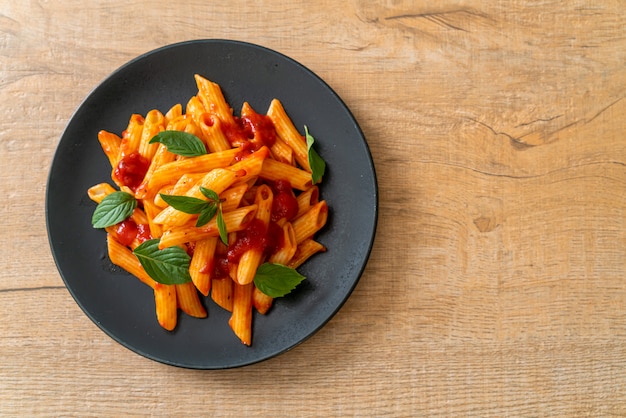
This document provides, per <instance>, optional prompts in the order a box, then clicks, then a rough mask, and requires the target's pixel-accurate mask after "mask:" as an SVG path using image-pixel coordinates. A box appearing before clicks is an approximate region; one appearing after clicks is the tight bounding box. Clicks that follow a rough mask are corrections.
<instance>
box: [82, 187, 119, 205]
mask: <svg viewBox="0 0 626 418" xmlns="http://www.w3.org/2000/svg"><path fill="white" fill-rule="evenodd" d="M114 191H115V189H114V188H113V186H111V185H110V184H109V183H99V184H96V185H94V186H91V187H90V188H89V189H87V196H89V198H90V199H91V200H93V201H94V202H96V203H100V202H102V199H104V198H105V197H107V196H108V195H109V194H111V193H113V192H114Z"/></svg>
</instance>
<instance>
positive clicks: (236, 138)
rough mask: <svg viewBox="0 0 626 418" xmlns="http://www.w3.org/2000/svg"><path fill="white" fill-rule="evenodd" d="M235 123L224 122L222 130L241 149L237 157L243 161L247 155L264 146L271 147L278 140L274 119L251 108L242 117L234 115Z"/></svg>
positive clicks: (233, 144)
mask: <svg viewBox="0 0 626 418" xmlns="http://www.w3.org/2000/svg"><path fill="white" fill-rule="evenodd" d="M234 119H235V123H234V124H222V125H221V126H222V132H223V133H224V136H225V137H226V139H228V142H230V144H231V145H232V146H233V147H237V148H239V149H240V152H239V153H238V155H237V156H236V157H235V160H236V161H241V160H242V159H243V158H245V157H246V156H248V155H250V154H251V153H253V152H255V151H257V150H259V149H260V148H261V147H263V146H267V147H268V148H271V147H272V146H273V145H274V143H275V142H276V129H275V128H274V123H273V122H272V120H271V119H270V118H269V117H268V116H266V115H261V114H259V113H256V112H254V111H253V110H251V109H250V110H249V111H248V112H246V115H244V116H242V117H237V116H235V117H234Z"/></svg>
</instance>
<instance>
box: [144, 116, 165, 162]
mask: <svg viewBox="0 0 626 418" xmlns="http://www.w3.org/2000/svg"><path fill="white" fill-rule="evenodd" d="M164 129H165V117H164V116H163V114H162V113H161V112H159V111H158V110H156V109H153V110H151V111H149V112H148V114H147V115H146V117H145V119H144V124H143V130H142V131H141V140H140V141H139V154H141V155H142V156H143V157H144V158H146V159H148V160H152V157H154V154H155V153H156V151H157V148H158V147H159V144H151V143H150V140H151V139H152V138H153V137H154V136H155V135H156V134H158V133H159V132H161V131H163V130H164Z"/></svg>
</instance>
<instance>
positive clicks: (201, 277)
mask: <svg viewBox="0 0 626 418" xmlns="http://www.w3.org/2000/svg"><path fill="white" fill-rule="evenodd" d="M217 241H218V238H217V237H209V238H205V239H203V240H199V241H196V246H195V248H194V250H193V256H192V257H191V263H190V264H189V275H190V276H191V280H192V281H193V283H194V285H195V286H196V288H197V289H198V290H199V291H200V293H202V294H203V295H204V296H208V294H209V290H210V289H211V278H212V276H213V274H212V272H213V268H214V264H215V248H216V247H217Z"/></svg>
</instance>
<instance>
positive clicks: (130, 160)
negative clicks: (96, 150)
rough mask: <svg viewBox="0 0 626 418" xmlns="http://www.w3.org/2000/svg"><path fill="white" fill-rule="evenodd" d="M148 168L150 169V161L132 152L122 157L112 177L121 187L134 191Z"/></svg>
mask: <svg viewBox="0 0 626 418" xmlns="http://www.w3.org/2000/svg"><path fill="white" fill-rule="evenodd" d="M148 167H150V161H148V160H147V159H146V158H144V157H143V156H142V155H141V154H139V153H138V152H133V153H130V154H128V155H124V156H123V157H122V159H121V160H120V162H119V163H118V164H117V167H115V170H114V171H113V175H114V176H115V178H116V179H117V180H118V181H119V182H120V183H121V184H122V185H124V186H128V187H129V188H130V189H131V190H133V191H135V190H137V187H139V185H140V184H141V182H142V181H143V178H144V177H145V176H146V173H147V172H148Z"/></svg>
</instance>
